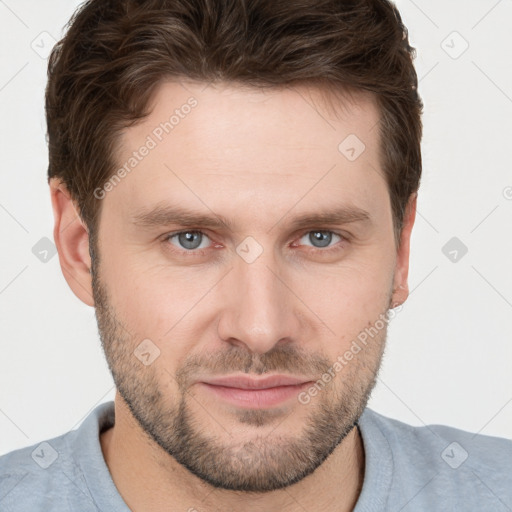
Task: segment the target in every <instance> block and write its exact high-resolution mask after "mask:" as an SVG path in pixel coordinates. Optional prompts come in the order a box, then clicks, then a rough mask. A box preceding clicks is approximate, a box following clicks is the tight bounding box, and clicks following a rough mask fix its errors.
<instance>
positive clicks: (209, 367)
mask: <svg viewBox="0 0 512 512" xmlns="http://www.w3.org/2000/svg"><path fill="white" fill-rule="evenodd" d="M413 56H414V50H413V49H412V48H411V47H410V46H409V43H408V39H407V31H406V29H405V27H404V26H403V24H402V22H401V19H400V15H399V13H398V11H397V10H396V8H395V7H394V6H393V5H392V4H391V3H390V2H388V1H387V0H352V1H345V2H341V1H334V0H329V1H323V2H317V1H313V0H311V1H309V0H307V1H304V2H301V3H300V5H293V4H291V3H289V2H276V1H267V0H261V1H256V2H250V3H245V2H243V1H240V0H222V1H219V0H182V1H180V0H175V1H169V0H148V1H128V0H126V1H116V2H113V1H105V0H101V1H99V0H92V1H89V2H86V3H84V5H83V6H82V7H81V9H80V10H79V11H78V12H77V13H76V14H75V16H74V17H73V19H72V20H71V22H70V27H69V29H68V31H67V34H66V35H65V37H64V38H63V40H62V41H60V42H59V43H58V44H57V45H56V47H55V49H54V50H53V52H52V55H51V57H50V62H49V81H48V87H47V93H46V112H47V120H48V139H49V153H50V159H49V170H48V177H49V182H50V185H51V190H52V201H53V206H54V212H55V217H56V224H55V231H54V236H55V241H56V244H57V247H58V249H59V257H60V261H61V266H62V269H63V273H64V276H65V277H66V279H67V281H68V283H69V285H70V287H71V288H72V289H73V291H74V292H75V294H76V295H77V296H78V297H79V298H80V299H81V300H82V301H83V302H85V303H86V304H88V305H91V306H94V307H95V308H96V316H97V319H98V327H99V332H100V337H101V340H102V344H103V347H104V351H105V355H106V358H107V361H108V364H109V367H110V369H111V371H112V374H113V377H114V381H115V383H116V387H117V389H118V391H119V395H120V396H121V397H122V401H123V403H124V404H125V406H126V410H127V411H129V412H130V414H131V415H132V417H133V419H134V422H135V423H136V425H137V428H140V430H141V432H144V433H145V434H147V435H148V439H150V440H151V442H153V443H155V444H156V445H157V446H158V447H160V449H161V452H162V456H167V457H168V456H169V455H171V456H172V457H173V458H174V459H175V460H177V461H178V462H179V463H180V464H182V465H183V466H184V467H186V468H187V469H188V470H190V471H191V472H192V473H194V474H195V475H197V476H199V477H200V478H202V479H203V480H205V481H206V482H209V483H210V484H212V485H215V486H217V487H222V488H226V489H233V490H246V491H255V492H263V491H269V490H272V489H278V488H281V487H284V486H287V485H290V484H291V483H294V482H296V481H298V480H300V479H302V478H304V477H305V476H307V475H308V474H310V473H311V472H313V471H314V470H315V469H316V468H317V467H318V466H319V465H320V464H321V463H322V462H323V461H324V460H325V459H326V458H327V457H328V456H329V454H331V453H332V452H333V450H334V449H335V448H336V446H337V445H338V444H339V443H340V442H341V441H342V440H343V439H344V438H345V436H347V435H348V433H349V432H351V431H352V430H353V427H354V425H355V423H356V422H357V419H358V418H359V416H360V414H361V413H362V411H363V409H364V407H365V405H366V403H367V400H368V398H369V396H370V393H371V390H372V389H373V387H374V384H375V380H376V377H377V373H378V369H379V366H380V363H381V358H382V354H383V351H384V346H385V339H386V332H387V321H386V319H387V318H389V310H390V309H393V308H394V307H396V306H397V305H399V304H402V303H403V302H404V301H405V300H406V298H407V294H408V289H407V275H408V260H409V240H410V235H411V230H412V226H413V223H414V216H415V204H416V193H417V190H418V187H419V181H420V176H421V151H420V141H421V131H422V127H421V120H420V115H421V110H422V103H421V100H420V98H419V96H418V92H417V77H416V73H415V71H414V67H413V63H412V60H413ZM362 333H366V336H364V335H363V334H362ZM369 333H371V334H369ZM363 338H364V341H363ZM358 340H359V342H358ZM356 346H357V347H358V348H355V347H356ZM349 352H350V353H352V356H349V354H348V353H349ZM276 373H278V374H286V375H294V376H298V377H301V378H303V380H304V381H308V382H309V383H310V384H309V385H308V386H307V387H305V388H304V389H301V393H302V394H299V393H298V392H297V396H296V397H295V399H293V400H287V401H284V402H281V403H279V404H278V405H274V406H269V407H259V408H250V407H244V406H240V405H234V404H233V403H230V402H228V401H226V400H225V399H223V398H220V397H219V396H217V395H215V394H212V391H211V389H210V388H208V386H205V385H204V382H205V381H207V380H209V379H211V378H215V377H219V376H226V375H241V374H249V375H263V374H269V375H270V374H272V375H273V374H276ZM325 375H329V376H330V378H326V377H325ZM313 383H317V384H316V385H313ZM322 383H323V384H322ZM311 386H313V387H311ZM313 388H315V389H316V390H317V391H316V392H315V391H313V390H312V389H313ZM308 397H309V398H308ZM219 468H220V469H219ZM241 468H243V471H240V469H241Z"/></svg>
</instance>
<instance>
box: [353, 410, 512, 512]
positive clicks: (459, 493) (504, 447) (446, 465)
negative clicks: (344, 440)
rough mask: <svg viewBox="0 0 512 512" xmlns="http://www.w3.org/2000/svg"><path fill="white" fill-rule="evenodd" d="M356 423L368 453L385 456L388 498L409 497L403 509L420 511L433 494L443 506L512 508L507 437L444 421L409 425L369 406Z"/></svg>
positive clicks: (511, 448)
mask: <svg viewBox="0 0 512 512" xmlns="http://www.w3.org/2000/svg"><path fill="white" fill-rule="evenodd" d="M359 426H360V430H361V435H362V437H363V441H364V443H365V448H366V446H368V449H369V451H370V457H371V456H372V455H371V452H372V451H373V453H374V454H378V455H376V456H377V457H378V456H379V455H380V456H382V455H383V454H384V456H387V458H388V459H389V460H388V463H389V467H390V468H391V472H392V477H391V481H390V495H391V496H392V498H390V499H395V500H396V501H397V502H398V503H401V504H402V505H405V503H408V501H407V500H412V501H411V502H410V506H411V508H410V509H409V508H407V507H406V508H404V512H405V511H406V510H423V508H421V507H420V504H421V503H423V502H424V503H425V507H426V508H425V510H428V508H427V504H428V503H433V502H434V501H433V500H434V499H437V500H438V502H437V501H436V502H435V503H436V504H437V503H439V506H440V505H441V504H443V507H444V508H443V509H446V510H448V509H450V510H481V509H483V510H496V511H498V510H504V511H506V510H508V509H512V440H510V439H505V438H501V437H493V436H487V435H482V434H478V433H472V432H467V431H465V430H461V429H458V428H455V427H451V426H447V425H424V426H420V427H417V426H412V425H408V424H407V423H404V422H401V421H398V420H396V419H393V418H389V417H386V416H384V415H382V414H379V413H377V412H376V411H373V410H371V409H368V408H367V409H365V411H364V413H363V415H362V416H361V418H360V420H359ZM365 437H366V439H365ZM383 445H384V446H383ZM413 503H414V506H413V505H412V504H413ZM461 506H462V508H461ZM465 506H466V507H467V508H464V507H465ZM446 507H447V508H446ZM450 507H453V508H450ZM457 507H458V508H457ZM479 507H480V508H479ZM485 507H488V508H485ZM489 507H491V508H489ZM493 507H494V508H493ZM507 507H508V509H507Z"/></svg>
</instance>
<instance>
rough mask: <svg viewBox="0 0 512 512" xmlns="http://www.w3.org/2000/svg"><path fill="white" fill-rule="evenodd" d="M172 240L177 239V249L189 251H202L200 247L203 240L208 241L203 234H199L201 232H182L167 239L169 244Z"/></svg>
mask: <svg viewBox="0 0 512 512" xmlns="http://www.w3.org/2000/svg"><path fill="white" fill-rule="evenodd" d="M173 238H177V240H178V243H179V246H178V248H180V249H187V250H190V251H192V250H195V249H202V248H203V247H201V243H202V242H203V239H206V240H207V239H208V237H206V236H205V235H204V233H201V231H182V232H181V233H175V234H174V235H171V236H170V237H169V240H170V241H171V243H172V239H173ZM173 245H176V244H173Z"/></svg>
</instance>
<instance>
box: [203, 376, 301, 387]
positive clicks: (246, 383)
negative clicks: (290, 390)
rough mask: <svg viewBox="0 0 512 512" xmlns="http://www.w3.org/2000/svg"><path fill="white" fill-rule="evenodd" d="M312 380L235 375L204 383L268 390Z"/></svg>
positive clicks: (290, 377) (206, 380)
mask: <svg viewBox="0 0 512 512" xmlns="http://www.w3.org/2000/svg"><path fill="white" fill-rule="evenodd" d="M310 381H311V379H308V378H304V377H293V376H290V375H271V376H268V377H262V378H257V379H256V378H251V377H248V376H245V375H234V376H227V377H218V378H213V379H205V380H203V381H202V382H204V383H205V384H210V385H212V386H224V387H228V388H237V389H247V390H256V389H268V388H275V387H280V386H297V385H300V384H305V383H307V382H310Z"/></svg>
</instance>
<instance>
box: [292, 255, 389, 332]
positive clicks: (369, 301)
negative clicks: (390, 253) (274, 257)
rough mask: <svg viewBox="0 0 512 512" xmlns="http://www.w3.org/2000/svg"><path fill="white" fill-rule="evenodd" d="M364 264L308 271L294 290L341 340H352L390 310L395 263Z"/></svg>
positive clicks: (347, 264)
mask: <svg viewBox="0 0 512 512" xmlns="http://www.w3.org/2000/svg"><path fill="white" fill-rule="evenodd" d="M364 261H365V263H363V261H362V260H361V261H359V262H358V263H357V264H355V263H352V264H349V263H348V262H347V263H345V264H344V265H343V266H340V267H338V268H337V269H332V268H331V269H317V270H316V271H314V272H308V273H307V274H304V275H302V276H301V279H300V281H297V285H296V287H294V289H295V290H297V295H299V297H301V299H302V300H303V301H304V303H305V304H306V305H307V306H308V307H309V308H310V309H311V310H312V311H314V312H315V313H316V314H317V315H318V317H319V318H320V319H321V320H322V321H323V322H325V324H326V325H327V326H329V327H330V328H331V330H332V331H334V333H335V335H336V337H337V338H338V339H340V338H341V337H343V338H344V339H345V340H348V341H350V340H351V339H352V338H354V337H356V336H357V335H358V334H359V332H361V330H363V329H364V328H365V327H367V326H368V324H369V323H373V322H375V320H376V319H378V318H379V315H380V314H383V313H385V312H386V311H387V309H388V307H389V301H390V298H391V291H392V283H393V271H392V269H393V266H392V261H383V260H382V259H381V260H380V262H373V263H371V262H368V260H367V259H366V260H364ZM299 283H300V284H299Z"/></svg>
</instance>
